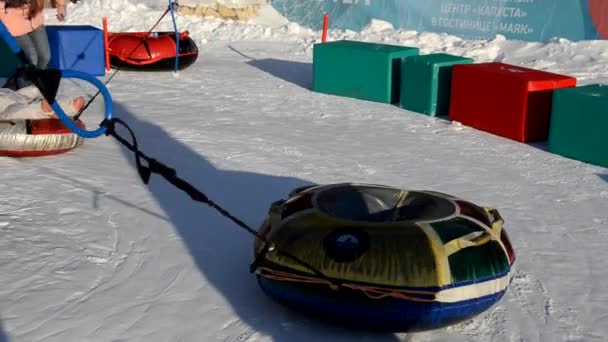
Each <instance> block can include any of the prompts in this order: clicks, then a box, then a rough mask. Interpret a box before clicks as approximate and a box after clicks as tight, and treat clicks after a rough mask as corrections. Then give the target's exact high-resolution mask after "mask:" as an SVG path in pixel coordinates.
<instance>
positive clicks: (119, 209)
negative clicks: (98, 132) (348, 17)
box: [0, 0, 608, 342]
mask: <svg viewBox="0 0 608 342" xmlns="http://www.w3.org/2000/svg"><path fill="white" fill-rule="evenodd" d="M161 13H162V11H160V10H155V9H148V8H146V7H144V6H138V5H132V4H131V3H129V2H126V1H120V0H114V1H100V0H90V1H86V2H83V3H82V4H79V5H70V6H69V15H70V17H69V20H68V23H69V24H76V23H89V24H93V25H100V23H101V17H102V16H107V17H108V18H109V21H110V29H111V30H112V31H126V30H147V29H148V28H149V27H150V26H151V25H152V24H153V23H154V22H155V21H156V20H157V18H158V17H159V16H160V14H161ZM268 13H272V10H271V9H268ZM48 14H49V15H52V12H48ZM258 20H266V21H267V22H268V23H271V24H275V25H272V27H270V26H266V25H264V26H262V25H260V24H255V23H237V22H223V21H219V20H216V19H209V18H193V17H179V18H178V26H179V27H180V29H181V30H185V29H187V30H190V31H191V33H192V36H193V37H194V38H195V39H196V40H197V42H198V43H199V44H200V50H201V54H200V57H199V60H198V62H197V63H196V64H194V65H193V66H191V67H190V68H189V69H187V70H184V71H182V72H181V73H180V78H178V79H174V78H173V77H171V73H170V72H167V73H137V72H126V71H120V72H119V73H118V74H117V75H116V77H115V78H114V79H113V80H112V81H111V82H110V83H109V86H110V90H111V92H112V94H113V96H114V100H115V107H116V115H117V116H118V117H120V118H122V119H123V120H125V121H126V122H127V123H129V124H130V125H131V127H132V128H133V130H134V132H135V134H136V136H137V137H138V142H139V144H140V147H141V149H142V150H143V151H144V152H146V153H148V154H149V155H151V156H152V157H154V158H157V159H159V160H160V161H162V162H164V163H166V164H168V165H169V166H171V167H174V168H175V169H176V170H177V172H178V175H180V176H181V177H183V178H184V179H186V180H188V181H189V182H191V183H193V184H194V185H196V186H197V187H198V188H199V189H201V190H202V191H204V192H205V193H206V194H207V195H209V197H210V198H212V199H213V200H215V201H216V202H217V203H219V204H220V205H222V206H224V207H225V208H227V209H228V210H230V211H231V212H233V213H234V214H235V215H237V216H238V217H240V218H242V219H243V220H244V221H245V222H247V223H249V224H251V225H253V226H256V227H257V225H259V224H260V223H261V222H262V220H263V219H264V217H265V215H266V213H267V209H268V206H269V205H270V203H271V202H272V201H275V200H278V199H280V198H284V197H285V196H286V194H287V193H288V192H289V191H290V190H292V189H293V188H294V187H296V186H300V185H304V184H311V183H332V182H345V181H354V182H367V183H378V184H386V185H392V186H397V187H405V188H412V189H432V190H436V191H441V192H446V193H451V194H454V195H457V196H460V197H463V198H465V199H468V200H471V201H473V202H476V203H478V204H481V205H487V206H493V207H496V208H498V209H499V210H500V212H501V214H502V215H503V216H504V218H505V221H506V229H507V230H508V232H509V234H510V236H511V239H512V241H513V244H514V247H515V250H516V253H517V257H518V259H517V261H516V265H517V271H516V273H515V277H514V280H513V283H512V285H511V286H510V288H509V290H508V292H507V294H506V296H505V297H504V298H503V300H501V301H500V302H499V304H498V305H496V306H495V307H494V308H493V309H491V310H489V311H488V312H486V313H485V314H483V315H481V316H478V317H476V318H474V319H472V320H469V321H466V322H464V323H461V324H458V325H455V326H452V327H449V328H446V329H441V330H436V331H430V332H425V333H418V334H408V335H405V334H381V335H377V334H371V333H362V332H357V331H348V330H344V329H341V328H338V327H335V326H331V325H328V324H324V323H322V322H318V321H315V320H314V319H311V318H309V317H304V316H302V315H299V314H296V313H294V312H292V311H290V310H288V309H286V308H284V307H282V306H281V305H279V304H276V303H274V302H273V301H272V300H270V299H269V298H267V297H266V296H265V295H264V294H263V293H262V292H261V291H260V290H259V288H258V286H257V284H256V282H255V278H254V276H253V275H251V274H250V273H248V266H249V263H250V262H251V261H252V239H251V237H250V236H248V235H246V234H245V233H244V232H242V231H241V230H239V228H238V227H237V226H236V225H234V224H233V223H231V222H230V221H228V220H226V219H225V218H223V217H222V216H221V215H219V214H218V213H217V212H215V211H213V210H211V209H209V208H207V207H205V206H204V205H201V204H197V203H195V202H193V201H192V200H190V198H188V197H187V196H186V195H185V194H183V193H181V192H180V191H178V190H176V189H174V188H172V187H171V186H170V185H168V184H167V183H166V182H165V181H163V180H162V179H160V178H159V177H157V176H153V177H152V181H151V182H150V184H149V185H145V184H142V182H141V181H140V180H139V178H138V174H137V171H136V168H135V163H134V158H133V155H132V153H130V152H129V151H127V150H126V149H124V148H122V147H121V146H120V145H119V144H118V143H117V142H116V141H114V140H113V139H111V138H109V137H100V138H98V139H92V140H87V141H86V142H85V144H84V145H83V146H82V147H81V148H79V149H77V150H75V151H73V152H70V153H67V154H63V155H59V156H53V157H44V158H32V159H21V160H18V159H9V158H2V159H0V162H1V163H2V168H3V172H2V173H1V175H0V177H1V178H0V189H1V190H2V194H1V195H0V229H1V231H2V239H0V303H1V305H0V341H2V342H4V341H11V342H14V341H50V342H53V341H290V342H291V341H296V342H297V341H398V340H402V341H603V340H605V336H606V335H608V309H607V308H608V290H606V287H605V283H606V282H607V281H608V263H606V260H607V258H608V251H607V250H606V246H607V245H608V232H607V230H606V225H607V224H608V169H606V168H602V167H598V166H593V165H589V164H585V163H581V162H578V161H575V160H571V159H567V158H563V157H560V156H557V155H554V154H551V153H549V152H547V151H546V149H545V146H544V145H543V144H535V145H529V144H521V143H517V142H514V141H510V140H507V139H503V138H500V137H497V136H493V135H491V134H488V133H484V132H481V131H477V130H474V129H470V128H467V127H462V126H459V125H456V124H452V123H450V122H447V121H444V120H437V119H433V118H430V117H427V116H424V115H420V114H416V113H412V112H408V111H405V110H402V109H400V108H397V107H395V106H390V105H385V104H379V103H372V102H366V101H359V100H354V99H349V98H343V97H336V96H328V95H324V94H318V93H314V92H312V91H311V90H310V86H311V77H312V75H311V70H312V66H311V59H312V56H311V46H312V44H313V43H314V42H317V41H318V40H319V37H320V33H319V32H313V31H310V30H308V29H306V28H303V27H300V26H298V25H294V24H287V25H282V24H280V23H279V24H277V22H276V21H275V19H273V17H272V16H271V15H270V14H269V15H268V17H266V18H258ZM51 22H52V21H51ZM170 27H171V26H170V18H169V17H167V18H165V19H164V20H163V22H162V23H161V27H160V28H161V29H170ZM329 38H330V39H332V40H333V39H342V38H349V39H358V40H367V41H383V42H387V43H394V44H404V45H413V46H417V47H419V48H420V49H421V51H422V52H423V53H429V52H436V51H443V52H449V53H456V54H461V55H465V56H471V57H474V58H476V59H477V60H479V61H503V62H507V63H513V64H517V65H522V66H528V67H533V68H539V69H543V70H549V71H553V72H560V73H565V74H569V75H572V76H576V77H578V78H579V83H580V84H588V83H597V82H603V83H606V82H607V81H608V63H607V62H608V42H603V41H588V42H578V43H573V42H568V41H561V40H557V39H556V40H554V41H550V42H545V43H523V42H516V41H507V40H505V39H503V38H501V37H497V38H496V39H494V40H491V41H465V40H462V39H459V38H457V37H453V36H448V35H441V34H431V33H417V32H408V31H394V30H392V29H391V28H390V27H387V26H386V25H385V24H384V23H381V22H374V23H373V24H372V25H370V27H369V28H368V29H367V30H365V31H363V32H359V33H355V32H344V31H337V30H332V31H331V32H330V34H329ZM76 90H77V91H79V92H86V93H89V94H91V93H92V89H91V88H89V87H87V86H83V85H82V84H80V83H77V82H72V81H66V82H64V85H63V86H62V90H61V91H62V92H64V93H67V92H70V93H74V91H76ZM101 108H102V103H101V102H100V101H99V100H96V101H95V103H94V104H93V105H92V107H91V108H90V109H89V110H88V111H87V112H86V113H85V115H84V116H83V119H84V120H85V122H86V123H87V125H89V127H91V128H93V127H96V126H97V125H98V123H99V121H100V120H101V115H102V110H101Z"/></svg>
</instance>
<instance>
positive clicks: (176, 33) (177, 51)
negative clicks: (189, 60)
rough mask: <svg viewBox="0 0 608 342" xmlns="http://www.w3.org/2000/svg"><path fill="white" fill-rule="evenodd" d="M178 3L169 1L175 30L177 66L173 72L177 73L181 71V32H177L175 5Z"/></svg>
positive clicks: (172, 0)
mask: <svg viewBox="0 0 608 342" xmlns="http://www.w3.org/2000/svg"><path fill="white" fill-rule="evenodd" d="M174 3H177V2H176V1H174V0H169V10H170V11H171V19H172V20H173V30H174V31H175V66H174V67H173V72H174V73H177V71H178V69H179V32H178V31H177V22H176V20H175V10H174V9H173V4H174Z"/></svg>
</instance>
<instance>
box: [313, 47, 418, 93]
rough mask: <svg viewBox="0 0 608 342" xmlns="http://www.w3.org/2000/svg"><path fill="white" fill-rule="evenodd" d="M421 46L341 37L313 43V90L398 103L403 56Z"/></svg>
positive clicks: (415, 51) (414, 53) (416, 53)
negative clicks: (340, 38)
mask: <svg viewBox="0 0 608 342" xmlns="http://www.w3.org/2000/svg"><path fill="white" fill-rule="evenodd" d="M418 53H419V51H418V48H414V47H407V46H397V45H387V44H377V43H368V42H358V41H351V40H339V41H334V42H327V43H319V44H315V45H314V47H313V91H316V92H319V93H325V94H331V95H339V96H346V97H352V98H356V99H361V100H368V101H375V102H383V103H398V102H399V94H400V91H399V87H400V78H401V63H402V60H403V58H405V57H409V56H414V55H418Z"/></svg>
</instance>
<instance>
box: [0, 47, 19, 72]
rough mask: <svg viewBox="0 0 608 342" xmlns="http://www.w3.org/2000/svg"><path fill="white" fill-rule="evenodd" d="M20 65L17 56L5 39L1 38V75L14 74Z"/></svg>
mask: <svg viewBox="0 0 608 342" xmlns="http://www.w3.org/2000/svg"><path fill="white" fill-rule="evenodd" d="M18 65H19V60H18V59H17V56H15V54H14V53H13V51H11V49H10V48H9V47H8V45H6V43H5V42H4V39H2V38H0V77H11V76H13V74H14V73H15V71H16V69H17V66H18Z"/></svg>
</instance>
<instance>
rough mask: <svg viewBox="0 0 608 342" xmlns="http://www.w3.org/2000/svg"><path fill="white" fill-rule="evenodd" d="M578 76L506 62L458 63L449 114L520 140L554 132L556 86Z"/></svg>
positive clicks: (566, 85)
mask: <svg viewBox="0 0 608 342" xmlns="http://www.w3.org/2000/svg"><path fill="white" fill-rule="evenodd" d="M575 86H576V78H574V77H570V76H564V75H559V74H554V73H549V72H544V71H540V70H534V69H528V68H522V67H519V66H515V65H509V64H504V63H480V64H461V65H454V67H453V69H452V89H451V95H450V98H451V100H450V112H449V118H450V120H452V121H458V122H460V123H462V124H463V125H465V126H470V127H473V128H476V129H479V130H482V131H486V132H489V133H492V134H496V135H499V136H502V137H505V138H509V139H512V140H516V141H519V142H533V141H546V140H547V139H548V137H549V125H550V119H551V100H552V95H553V90H554V89H559V88H570V87H575Z"/></svg>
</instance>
